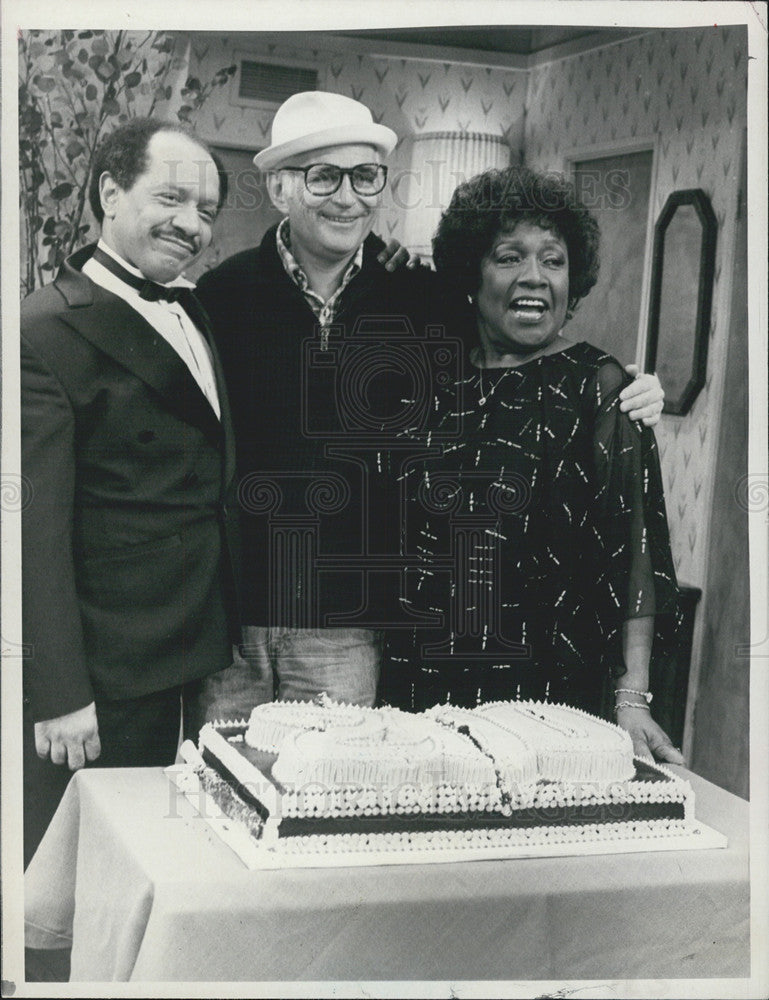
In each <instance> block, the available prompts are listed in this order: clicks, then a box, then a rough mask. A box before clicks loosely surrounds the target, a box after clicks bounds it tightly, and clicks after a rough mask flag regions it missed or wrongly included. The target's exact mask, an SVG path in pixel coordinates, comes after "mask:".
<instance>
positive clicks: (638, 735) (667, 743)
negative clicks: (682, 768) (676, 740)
mask: <svg viewBox="0 0 769 1000" xmlns="http://www.w3.org/2000/svg"><path fill="white" fill-rule="evenodd" d="M617 725H618V726H620V727H621V728H622V729H624V730H625V731H626V732H627V733H628V734H629V736H630V739H631V740H632V741H633V753H634V755H635V756H636V757H646V758H647V759H648V758H650V757H651V759H652V760H656V761H661V762H662V763H665V764H685V763H686V761H685V760H684V758H683V754H682V753H681V751H680V750H676V748H675V747H674V746H673V743H672V742H671V740H670V737H669V736H668V735H667V733H666V732H665V731H664V730H663V729H661V728H660V726H658V725H657V723H656V722H655V721H654V719H653V718H652V717H651V713H650V712H649V710H648V709H647V708H645V707H643V708H618V709H617Z"/></svg>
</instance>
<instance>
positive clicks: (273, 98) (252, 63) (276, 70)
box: [237, 59, 318, 108]
mask: <svg viewBox="0 0 769 1000" xmlns="http://www.w3.org/2000/svg"><path fill="white" fill-rule="evenodd" d="M317 86H318V73H317V70H315V69H311V68H309V67H307V66H296V65H293V66H286V65H283V64H279V63H272V62H264V61H262V60H256V59H241V61H240V73H239V80H238V90H237V103H238V104H241V103H242V104H260V105H271V106H272V107H275V108H277V107H278V106H279V105H281V104H282V103H283V102H284V101H285V100H286V98H288V97H291V95H292V94H298V93H300V92H301V91H303V90H316V89H317Z"/></svg>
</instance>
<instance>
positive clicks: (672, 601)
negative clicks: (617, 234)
mask: <svg viewBox="0 0 769 1000" xmlns="http://www.w3.org/2000/svg"><path fill="white" fill-rule="evenodd" d="M598 242H599V233H598V226H597V223H596V222H595V220H594V218H593V217H592V215H591V214H590V213H589V212H588V211H587V210H586V209H585V208H584V207H583V206H581V205H580V204H579V203H578V202H577V200H576V199H575V197H574V194H573V191H572V189H571V187H570V186H569V184H568V183H567V182H566V181H565V180H563V179H562V178H560V177H557V176H555V175H552V174H535V173H533V172H531V171H528V170H526V169H524V168H518V167H513V168H510V169H508V170H505V171H490V172H488V173H486V174H482V175H480V176H478V177H475V178H473V179H472V180H471V181H469V182H467V183H466V184H463V185H461V186H460V187H459V188H458V189H457V191H456V192H455V193H454V196H453V198H452V201H451V204H450V206H449V208H448V209H447V211H446V212H445V213H444V214H443V216H442V218H441V222H440V225H439V227H438V232H437V234H436V237H435V239H434V241H433V250H434V258H435V264H436V268H437V269H438V271H439V272H441V273H443V275H444V276H445V277H446V278H447V279H449V280H450V282H451V284H452V285H453V286H454V287H456V288H458V289H461V290H462V291H463V292H465V293H466V295H467V298H468V302H469V303H470V307H471V309H472V311H473V313H474V323H472V322H471V323H469V324H468V325H469V326H474V327H475V329H474V330H473V335H472V336H471V338H470V339H469V342H468V343H467V345H466V350H465V363H464V370H463V375H462V377H461V378H460V381H459V384H458V385H455V384H449V385H444V386H440V385H439V386H437V387H436V390H435V395H434V399H433V407H432V422H431V430H430V432H429V434H427V433H425V434H422V435H421V436H420V437H419V438H418V441H419V443H420V444H422V445H424V452H425V453H424V454H423V457H421V458H419V459H416V460H412V461H410V462H408V463H407V464H405V465H404V467H403V469H402V470H401V471H402V475H401V484H402V490H403V494H402V495H403V501H404V508H405V510H406V517H405V527H404V532H405V544H406V546H407V551H408V552H410V553H418V557H419V560H418V564H417V565H416V566H414V567H412V568H411V569H410V570H409V571H408V572H407V584H406V592H405V597H404V603H405V607H406V608H407V609H408V611H409V612H410V613H411V614H413V615H414V616H415V621H416V619H417V618H418V619H419V620H420V621H421V622H422V623H425V622H429V621H430V620H431V619H432V621H433V622H435V625H434V626H432V625H427V624H421V625H419V626H418V627H415V629H414V630H412V631H406V632H403V631H401V632H396V631H393V632H392V633H391V635H390V660H389V663H388V666H387V669H386V670H385V671H384V676H383V679H382V686H381V694H382V700H384V701H386V702H388V703H390V704H394V705H397V706H399V707H401V708H405V709H410V710H417V711H418V710H421V709H423V708H426V707H429V706H430V705H434V704H436V703H440V702H445V701H450V702H452V703H453V704H458V705H464V706H467V707H472V706H473V705H475V704H478V703H480V702H484V701H491V700H495V699H510V698H534V699H539V700H549V701H554V702H563V703H566V704H570V705H575V706H577V707H581V708H584V709H585V710H588V711H592V712H598V711H599V710H600V706H601V698H602V693H603V691H604V686H605V678H606V677H607V675H610V676H611V677H612V678H613V681H614V689H615V692H616V694H615V705H616V717H617V721H618V723H619V724H620V725H621V726H623V727H624V728H625V729H627V730H628V731H629V732H630V734H631V736H632V737H633V741H634V746H635V750H636V753H639V754H647V755H648V754H649V753H650V751H651V752H652V753H653V755H654V756H655V757H657V759H662V760H668V761H671V762H675V763H680V762H681V761H682V758H681V756H680V754H679V753H678V751H676V750H675V749H674V748H673V746H672V745H671V743H670V741H669V739H668V738H667V736H666V735H665V733H664V732H663V731H662V730H661V729H660V727H659V726H658V725H657V724H656V723H655V722H654V720H653V719H652V716H651V713H650V711H649V706H648V700H649V698H648V695H647V690H648V679H649V660H650V655H651V648H652V641H653V639H654V635H655V631H660V629H661V628H662V627H664V626H665V624H666V622H667V624H668V625H669V624H670V623H671V622H672V621H673V620H674V619H675V613H676V600H677V587H676V580H675V572H674V569H673V563H672V559H671V555H670V545H669V538H668V528H667V520H666V514H665V503H664V497H663V491H662V482H661V477H660V470H659V461H658V457H657V449H656V444H655V440H654V435H653V433H652V432H651V430H649V428H647V427H644V426H643V425H642V424H640V423H634V422H633V421H631V420H630V419H629V418H628V417H627V416H626V415H625V414H623V413H621V412H620V409H619V398H618V397H619V393H620V392H621V390H622V389H623V387H624V386H625V385H626V384H627V383H628V382H629V381H630V379H629V377H628V376H627V375H626V374H625V372H624V371H623V369H622V367H621V366H620V364H619V363H618V362H617V361H616V360H615V359H614V358H613V357H611V356H609V355H607V354H606V353H605V352H603V351H601V350H599V349H598V348H596V347H593V346H592V345H590V344H588V343H586V342H579V343H575V342H573V341H571V340H569V339H568V337H566V336H565V335H564V326H565V324H566V323H567V321H568V319H569V317H570V316H571V315H572V312H573V310H574V308H575V307H576V305H577V303H578V302H579V300H580V299H581V298H583V297H584V296H585V295H586V294H587V293H588V292H589V291H590V289H591V288H592V287H593V285H594V284H595V281H596V278H597V274H598Z"/></svg>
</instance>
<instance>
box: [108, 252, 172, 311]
mask: <svg viewBox="0 0 769 1000" xmlns="http://www.w3.org/2000/svg"><path fill="white" fill-rule="evenodd" d="M93 259H94V260H95V261H97V262H98V263H99V264H101V266H102V267H105V268H106V269H107V270H108V271H109V272H110V274H114V275H115V277H116V278H120V280H121V281H124V282H125V283H126V284H127V285H130V286H131V288H135V289H136V290H137V292H138V293H139V297H140V298H142V299H145V300H146V301H147V302H159V301H162V302H179V301H180V300H181V302H182V304H184V302H185V299H186V298H187V297H188V296H189V293H190V292H191V291H192V289H191V288H188V287H186V286H184V285H172V286H171V287H170V288H169V287H167V286H166V285H161V284H159V283H158V282H157V281H152V279H150V278H141V277H139V276H138V275H136V274H132V273H131V272H130V271H128V270H127V269H126V268H125V267H123V266H122V264H120V263H119V262H118V261H116V260H115V258H114V257H112V256H110V254H108V253H105V252H104V251H103V250H102V249H101V247H96V249H95V250H94V252H93Z"/></svg>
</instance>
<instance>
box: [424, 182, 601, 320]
mask: <svg viewBox="0 0 769 1000" xmlns="http://www.w3.org/2000/svg"><path fill="white" fill-rule="evenodd" d="M520 222H527V223H530V224H533V225H536V226H541V227H542V228H543V229H548V230H551V231H552V232H554V233H555V234H556V235H557V236H558V237H560V239H562V240H563V241H564V243H565V244H566V248H567V250H568V252H569V311H568V313H567V315H568V316H571V314H572V313H573V311H574V308H575V306H576V305H577V303H578V302H579V300H580V299H582V298H584V297H585V296H586V295H587V293H588V292H589V291H590V289H591V288H592V287H593V285H594V284H595V283H596V280H597V278H598V267H599V256H598V247H599V241H600V233H599V229H598V223H597V222H596V220H595V218H594V217H593V215H592V214H591V213H590V212H589V211H588V210H587V209H586V208H585V207H584V206H583V205H582V204H581V203H580V202H579V201H578V200H577V196H576V194H575V193H574V189H573V187H572V186H571V184H570V183H569V182H568V181H567V180H566V178H565V177H563V176H562V175H561V174H554V173H535V172H534V171H533V170H529V169H528V168H527V167H508V168H507V169H506V170H488V171H486V173H483V174H478V176H477V177H472V178H471V179H470V180H469V181H466V182H465V183H464V184H460V185H459V187H458V188H457V189H456V191H455V192H454V194H453V195H452V198H451V203H450V204H449V207H448V208H447V209H446V211H445V212H444V213H443V215H442V216H441V221H440V222H439V224H438V230H437V232H436V234H435V237H434V238H433V259H434V261H435V266H436V268H437V269H438V270H439V271H442V272H444V273H446V274H448V275H449V276H450V277H451V279H452V283H453V284H454V287H456V288H457V290H458V291H460V292H461V293H462V294H466V293H467V294H474V293H475V292H476V291H477V290H478V286H479V284H480V269H481V261H482V260H483V258H484V257H485V256H486V254H487V253H488V252H489V251H490V250H491V247H492V245H493V243H494V240H495V239H496V238H497V236H499V235H500V233H506V232H510V231H511V230H512V229H513V228H514V227H515V226H517V225H518V224H519V223H520Z"/></svg>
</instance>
